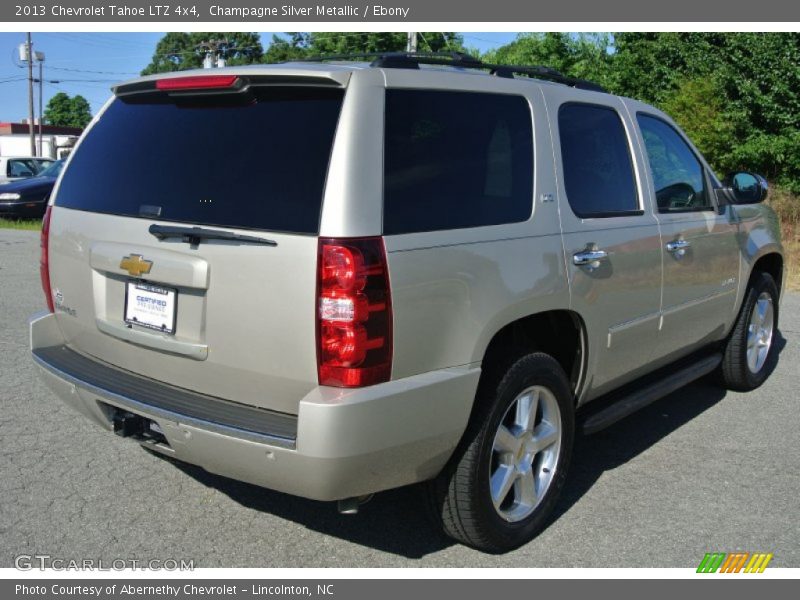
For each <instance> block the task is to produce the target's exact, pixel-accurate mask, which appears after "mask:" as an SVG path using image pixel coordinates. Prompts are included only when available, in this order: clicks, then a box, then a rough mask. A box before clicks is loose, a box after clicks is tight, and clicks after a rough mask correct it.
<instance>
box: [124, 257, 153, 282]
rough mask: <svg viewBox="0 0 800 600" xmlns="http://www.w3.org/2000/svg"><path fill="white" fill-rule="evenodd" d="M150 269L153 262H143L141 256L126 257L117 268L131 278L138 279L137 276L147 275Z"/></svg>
mask: <svg viewBox="0 0 800 600" xmlns="http://www.w3.org/2000/svg"><path fill="white" fill-rule="evenodd" d="M152 267H153V261H152V260H144V259H143V258H142V255H141V254H131V255H130V256H126V257H124V258H123V259H122V261H121V262H120V263H119V268H120V269H124V270H125V271H127V272H128V273H130V274H131V276H132V277H139V275H142V274H145V273H149V272H150V269H151V268H152Z"/></svg>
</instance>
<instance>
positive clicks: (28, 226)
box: [0, 219, 42, 231]
mask: <svg viewBox="0 0 800 600" xmlns="http://www.w3.org/2000/svg"><path fill="white" fill-rule="evenodd" d="M41 228H42V220H41V219H0V229H24V230H26V231H39V230H40V229H41Z"/></svg>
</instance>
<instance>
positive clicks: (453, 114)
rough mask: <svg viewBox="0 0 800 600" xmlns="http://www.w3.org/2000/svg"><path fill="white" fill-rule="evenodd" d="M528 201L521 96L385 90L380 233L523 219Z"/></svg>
mask: <svg viewBox="0 0 800 600" xmlns="http://www.w3.org/2000/svg"><path fill="white" fill-rule="evenodd" d="M532 204H533V132H532V123H531V111H530V107H529V105H528V102H527V100H526V99H525V98H523V97H521V96H513V95H500V94H484V93H472V92H450V91H422V90H405V89H403V90H400V89H389V90H387V91H386V130H385V149H384V219H383V230H384V233H385V234H401V233H413V232H420V231H436V230H444V229H460V228H467V227H480V226H486V225H498V224H502V223H514V222H519V221H525V220H527V219H528V218H529V217H530V215H531V211H532Z"/></svg>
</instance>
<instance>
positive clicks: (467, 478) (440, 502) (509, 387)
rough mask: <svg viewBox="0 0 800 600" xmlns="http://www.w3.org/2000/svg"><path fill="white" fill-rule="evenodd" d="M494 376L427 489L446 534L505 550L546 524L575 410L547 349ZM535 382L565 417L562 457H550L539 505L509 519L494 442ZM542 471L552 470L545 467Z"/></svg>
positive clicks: (563, 471)
mask: <svg viewBox="0 0 800 600" xmlns="http://www.w3.org/2000/svg"><path fill="white" fill-rule="evenodd" d="M492 379H493V381H488V382H482V385H481V386H479V390H478V395H477V398H476V407H475V410H474V412H473V415H472V418H471V420H470V425H469V426H468V428H467V431H466V433H465V435H464V438H463V440H462V443H461V444H460V446H459V448H458V450H457V451H456V453H455V454H454V456H453V458H452V459H451V460H450V462H449V463H448V466H447V467H446V468H445V469H444V471H443V472H442V473H441V474H440V475H439V476H438V477H437V478H436V479H435V480H433V481H431V482H429V483H428V484H427V492H428V499H429V501H430V507H431V508H432V510H433V516H434V518H435V519H436V521H437V522H438V523H439V524H440V525H441V527H442V528H443V529H444V532H445V533H446V534H447V535H449V536H450V537H452V538H455V539H456V540H458V541H459V542H462V543H464V544H466V545H468V546H472V547H473V548H476V549H479V550H482V551H485V552H491V553H500V552H505V551H508V550H512V549H514V548H517V547H519V546H521V545H523V544H525V543H527V542H528V541H530V540H532V539H533V538H534V537H536V535H537V534H538V533H539V532H540V531H541V530H542V529H543V528H544V527H545V525H546V524H547V519H548V517H549V515H550V513H551V512H552V510H553V507H554V506H555V504H556V501H557V500H558V496H559V494H560V493H561V490H562V488H563V487H564V482H565V480H566V475H567V468H568V466H569V463H570V459H571V456H572V446H573V442H574V437H575V414H574V404H573V399H572V394H571V392H570V388H569V383H568V381H567V377H566V375H565V374H564V371H563V369H562V368H561V366H560V365H559V364H558V362H556V361H555V360H554V359H553V358H552V357H551V356H549V355H547V354H542V353H534V354H528V355H525V356H522V357H521V358H519V359H517V360H516V361H514V362H513V364H512V365H511V366H510V367H509V368H508V369H507V370H506V371H505V373H504V374H501V375H500V376H499V377H494V378H492ZM532 386H540V387H541V388H544V389H546V390H549V391H550V392H551V394H552V396H554V400H555V402H556V403H557V407H558V411H555V412H557V414H558V417H559V418H560V432H561V434H560V449H559V451H558V452H557V457H553V458H551V460H552V461H553V462H552V463H550V464H553V465H555V466H554V468H553V470H552V475H550V476H549V478H550V479H549V485H548V486H547V488H546V491H545V493H544V494H543V495H542V496H541V498H540V499H539V500H538V504H536V505H535V508H533V511H532V512H531V513H530V514H528V515H527V516H525V517H524V518H521V519H520V520H517V521H514V522H509V521H508V520H507V519H504V518H503V517H501V515H500V514H499V510H500V509H497V510H496V509H495V506H494V503H493V502H492V498H491V493H490V491H489V481H490V470H491V469H492V465H494V464H496V463H493V462H492V461H493V460H497V457H496V456H495V453H494V452H493V445H494V442H495V435H496V433H497V431H498V429H499V427H500V425H501V423H502V422H503V419H504V418H505V419H508V418H509V416H510V414H511V413H510V411H509V409H510V407H512V405H514V404H515V403H516V401H517V399H518V397H519V396H520V394H522V392H524V391H526V390H527V389H528V388H531V387H532ZM545 396H546V394H542V397H543V398H544V397H545ZM548 398H549V400H547V402H546V403H545V402H544V401H540V402H537V406H545V405H550V406H552V405H553V398H552V397H550V396H548ZM543 410H544V408H538V409H537V411H539V412H537V418H539V417H542V416H543V414H544V413H542V412H541V411H543ZM514 414H515V415H516V410H515V412H514ZM550 414H553V413H552V412H551V413H550ZM534 422H536V419H534ZM552 447H553V446H551V448H552ZM506 456H511V455H510V454H509V455H506ZM539 456H543V453H539V454H535V455H534V458H533V460H532V463H533V467H532V471H535V470H536V469H538V468H539V467H538V466H537V465H538V463H537V458H536V457H539ZM493 457H494V458H493ZM518 458H519V457H518ZM519 460H520V461H522V459H521V458H519ZM542 472H543V473H549V472H550V471H549V470H548V469H546V468H545V469H543V470H542ZM545 477H547V475H545ZM509 493H510V494H511V495H513V494H515V493H516V488H515V487H512V488H511V491H510V492H509ZM508 499H510V497H509V498H507V500H508Z"/></svg>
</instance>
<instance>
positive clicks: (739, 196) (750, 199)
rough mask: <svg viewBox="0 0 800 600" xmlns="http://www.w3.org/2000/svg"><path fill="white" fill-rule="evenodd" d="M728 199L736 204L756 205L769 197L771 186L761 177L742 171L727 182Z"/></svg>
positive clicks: (730, 177) (727, 179) (729, 176)
mask: <svg viewBox="0 0 800 600" xmlns="http://www.w3.org/2000/svg"><path fill="white" fill-rule="evenodd" d="M725 186H726V188H727V192H728V197H729V198H730V199H731V201H732V202H733V203H734V204H756V203H758V202H763V200H764V199H765V198H766V197H767V192H768V191H769V185H767V180H766V179H764V178H763V177H762V176H761V175H756V174H755V173H749V172H747V171H740V172H738V173H731V174H730V175H728V177H727V178H726V180H725Z"/></svg>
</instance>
